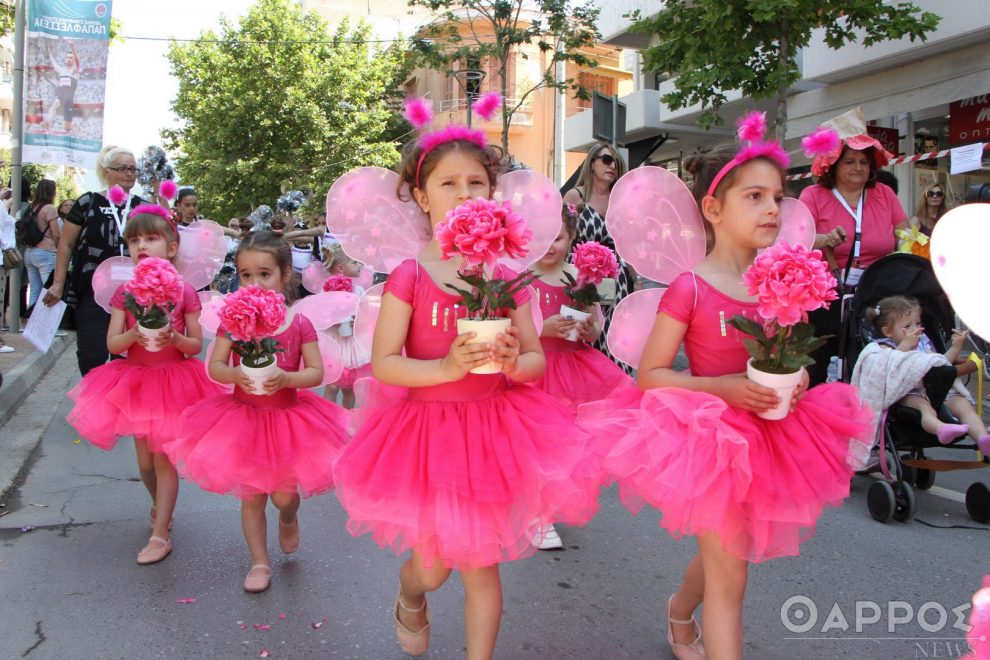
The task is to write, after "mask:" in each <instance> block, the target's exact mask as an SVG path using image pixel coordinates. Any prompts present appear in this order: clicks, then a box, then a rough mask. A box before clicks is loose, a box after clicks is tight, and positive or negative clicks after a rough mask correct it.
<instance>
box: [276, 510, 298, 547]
mask: <svg viewBox="0 0 990 660" xmlns="http://www.w3.org/2000/svg"><path fill="white" fill-rule="evenodd" d="M278 545H279V547H280V548H282V552H284V553H285V554H287V555H291V554H292V553H293V552H295V551H296V550H298V549H299V516H296V517H295V518H294V519H293V520H292V522H291V523H289V524H288V525H286V524H283V523H282V521H281V520H279V521H278Z"/></svg>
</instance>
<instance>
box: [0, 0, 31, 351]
mask: <svg viewBox="0 0 990 660" xmlns="http://www.w3.org/2000/svg"><path fill="white" fill-rule="evenodd" d="M26 1H27V0H16V3H17V5H16V9H15V11H14V126H13V127H12V130H11V134H12V136H13V142H14V144H13V149H12V157H11V160H12V161H13V162H12V163H11V164H10V188H11V190H12V191H13V196H12V199H13V201H12V202H11V209H10V210H11V212H12V213H11V215H16V214H17V211H18V209H20V205H21V144H22V142H23V139H24V24H25V21H26V19H27V17H26V16H25V13H26V12H25V8H24V4H25V2H26ZM23 268H24V267H23V266H21V267H20V268H15V269H14V270H12V271H11V272H10V286H9V287H8V291H10V315H11V319H10V330H11V332H20V331H21V270H22V269H23ZM0 304H2V301H0Z"/></svg>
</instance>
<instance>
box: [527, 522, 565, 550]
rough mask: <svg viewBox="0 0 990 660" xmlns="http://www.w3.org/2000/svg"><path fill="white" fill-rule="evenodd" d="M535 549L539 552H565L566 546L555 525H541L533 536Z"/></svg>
mask: <svg viewBox="0 0 990 660" xmlns="http://www.w3.org/2000/svg"><path fill="white" fill-rule="evenodd" d="M532 543H533V547H534V548H537V549H539V550H563V549H564V544H563V542H562V541H561V540H560V534H558V533H557V530H556V528H554V526H553V525H540V526H539V527H538V528H537V529H536V533H535V534H533V540H532Z"/></svg>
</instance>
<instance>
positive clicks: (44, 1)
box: [23, 0, 112, 167]
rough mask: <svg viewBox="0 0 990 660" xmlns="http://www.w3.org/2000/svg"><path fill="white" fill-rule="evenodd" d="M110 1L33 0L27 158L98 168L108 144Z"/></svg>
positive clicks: (28, 55) (26, 73)
mask: <svg viewBox="0 0 990 660" xmlns="http://www.w3.org/2000/svg"><path fill="white" fill-rule="evenodd" d="M111 5H112V2H111V0H30V2H29V5H28V23H27V34H28V38H27V50H26V56H25V62H24V76H25V77H24V151H23V159H24V162H26V163H47V164H53V165H72V166H75V167H95V166H96V156H97V154H98V153H99V152H100V149H101V148H102V146H103V108H104V103H105V99H106V82H107V55H108V49H109V45H110V9H111Z"/></svg>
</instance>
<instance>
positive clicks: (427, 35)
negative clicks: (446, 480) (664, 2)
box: [409, 0, 600, 152]
mask: <svg viewBox="0 0 990 660" xmlns="http://www.w3.org/2000/svg"><path fill="white" fill-rule="evenodd" d="M570 4H571V3H569V2H567V0H468V1H466V2H455V1H453V0H409V6H410V7H425V8H427V9H429V10H430V11H432V12H434V13H439V17H438V19H437V20H435V21H434V22H432V23H430V24H429V25H426V26H424V27H423V28H422V29H421V30H420V31H419V32H418V33H417V34H416V36H415V37H413V38H412V39H411V46H412V49H413V51H414V52H415V53H417V54H418V55H419V57H420V58H421V60H422V61H423V62H424V63H425V64H426V65H427V66H429V67H430V68H433V69H436V70H438V71H440V72H443V73H446V72H447V71H448V70H450V69H451V68H452V66H453V65H454V63H459V64H460V65H461V66H462V67H464V65H465V64H467V63H471V62H482V61H484V60H485V59H486V58H491V59H493V60H494V61H495V62H496V64H497V70H498V78H499V80H498V84H499V85H500V86H501V90H500V91H501V93H502V148H503V149H504V150H505V151H506V152H507V151H508V149H509V125H510V124H511V122H512V115H513V113H515V112H516V111H517V110H518V109H519V108H521V107H522V106H523V105H524V104H525V103H526V101H527V99H528V98H529V97H530V95H532V94H533V92H535V91H537V90H538V89H543V88H554V89H560V90H561V91H567V90H571V91H573V92H574V93H575V94H576V95H577V96H579V97H581V98H587V96H588V92H587V90H585V89H584V88H582V87H581V86H580V85H579V84H578V82H577V81H576V80H574V79H573V78H568V79H566V80H563V81H561V82H557V80H556V77H555V69H556V64H557V62H574V63H575V64H577V65H579V66H583V67H588V68H593V67H596V66H598V62H597V61H595V60H594V59H592V58H591V57H588V56H587V55H586V54H584V53H583V52H582V49H585V48H588V47H591V46H594V45H595V44H596V43H597V42H598V38H599V36H600V35H599V33H598V28H597V27H596V23H597V22H598V12H599V10H598V8H597V7H596V5H595V3H594V2H593V1H589V2H586V3H585V4H582V5H578V6H573V7H571V6H569V5H570ZM530 44H533V45H536V47H537V48H538V49H539V51H540V52H541V53H545V54H547V56H548V57H547V60H546V62H547V63H546V66H545V67H544V68H543V69H542V72H541V73H542V75H541V77H540V78H539V79H538V80H532V81H519V80H518V79H517V85H516V88H515V89H511V90H510V89H508V80H509V76H508V75H507V74H508V70H509V62H510V60H511V58H512V57H513V56H515V55H516V54H517V53H518V55H519V57H522V58H523V59H527V58H528V55H527V54H526V52H525V51H524V50H521V49H520V46H523V45H530ZM519 83H521V84H519ZM510 100H511V104H510Z"/></svg>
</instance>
